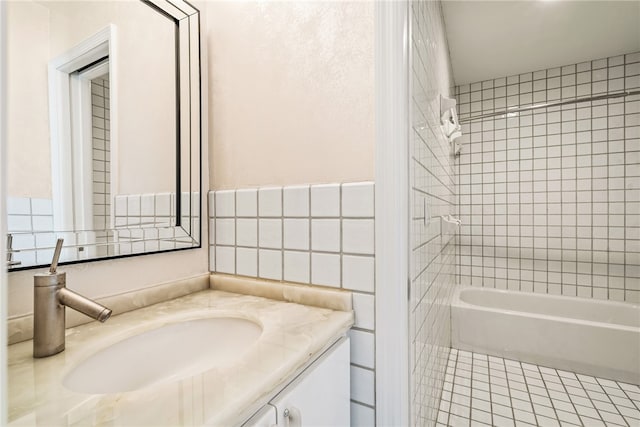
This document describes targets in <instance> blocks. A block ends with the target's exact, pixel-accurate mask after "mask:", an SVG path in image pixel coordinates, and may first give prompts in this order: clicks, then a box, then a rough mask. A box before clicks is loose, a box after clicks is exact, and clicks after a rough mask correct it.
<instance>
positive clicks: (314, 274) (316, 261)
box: [311, 253, 340, 287]
mask: <svg viewBox="0 0 640 427" xmlns="http://www.w3.org/2000/svg"><path fill="white" fill-rule="evenodd" d="M311 283H314V284H317V285H325V286H334V287H340V255H337V254H336V255H334V254H319V253H312V254H311Z"/></svg>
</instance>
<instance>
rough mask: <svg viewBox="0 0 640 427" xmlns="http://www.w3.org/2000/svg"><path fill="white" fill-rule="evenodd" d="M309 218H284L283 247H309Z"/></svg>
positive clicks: (304, 248)
mask: <svg viewBox="0 0 640 427" xmlns="http://www.w3.org/2000/svg"><path fill="white" fill-rule="evenodd" d="M309 232H310V230H309V220H308V219H306V218H285V219H284V248H285V249H301V250H308V249H309Z"/></svg>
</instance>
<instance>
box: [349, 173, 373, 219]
mask: <svg viewBox="0 0 640 427" xmlns="http://www.w3.org/2000/svg"><path fill="white" fill-rule="evenodd" d="M373 193H374V187H373V182H355V183H349V184H342V216H343V217H371V218H373V211H374V206H373V204H374V203H373Z"/></svg>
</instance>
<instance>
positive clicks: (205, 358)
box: [63, 317, 262, 394]
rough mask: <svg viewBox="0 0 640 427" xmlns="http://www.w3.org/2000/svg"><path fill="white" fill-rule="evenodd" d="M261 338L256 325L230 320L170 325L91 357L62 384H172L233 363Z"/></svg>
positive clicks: (108, 387)
mask: <svg viewBox="0 0 640 427" xmlns="http://www.w3.org/2000/svg"><path fill="white" fill-rule="evenodd" d="M261 334H262V327H261V326H260V325H258V324H257V323H255V322H252V321H250V320H247V319H242V318H235V317H216V318H204V319H196V320H188V321H182V322H176V323H170V324H167V325H164V326H162V327H159V328H157V329H152V330H149V331H145V332H142V333H140V334H138V335H134V336H132V337H129V338H127V339H124V340H122V341H119V342H117V343H115V344H113V345H111V346H109V347H107V348H104V349H102V350H100V351H98V352H97V353H94V354H93V355H91V356H89V357H88V358H87V359H85V360H83V361H82V362H80V363H79V364H78V365H76V366H75V367H73V368H72V369H71V370H70V371H69V372H68V373H67V374H66V375H65V377H64V379H63V385H64V386H65V387H66V388H68V389H69V390H72V391H76V392H80V393H91V394H102V393H120V392H127V391H133V390H138V389H141V388H143V387H148V386H150V385H154V384H158V383H163V382H167V381H172V380H178V379H181V378H185V377H188V376H191V375H196V374H198V373H201V372H204V371H206V370H208V369H211V368H215V367H219V366H224V365H227V364H229V363H230V362H233V361H235V360H237V359H238V357H240V356H241V355H242V353H244V352H246V351H247V350H249V349H250V348H251V346H252V344H254V343H255V342H256V341H257V340H258V338H259V337H260V335H261Z"/></svg>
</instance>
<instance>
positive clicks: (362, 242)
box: [342, 219, 375, 255]
mask: <svg viewBox="0 0 640 427" xmlns="http://www.w3.org/2000/svg"><path fill="white" fill-rule="evenodd" d="M374 250H375V248H374V224H373V220H372V219H344V220H342V251H343V252H346V253H353V254H367V255H373V253H374Z"/></svg>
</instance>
